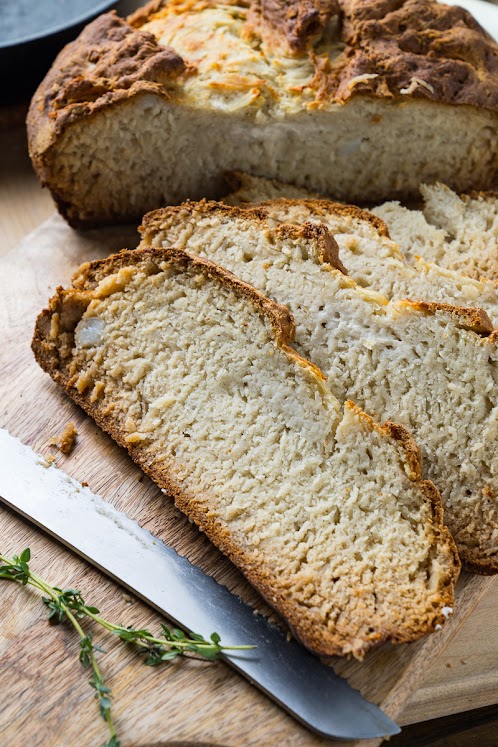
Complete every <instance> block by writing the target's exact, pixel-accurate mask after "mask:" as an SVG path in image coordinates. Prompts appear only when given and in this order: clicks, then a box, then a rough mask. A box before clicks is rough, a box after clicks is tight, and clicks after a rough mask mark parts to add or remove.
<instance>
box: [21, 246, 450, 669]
mask: <svg viewBox="0 0 498 747" xmlns="http://www.w3.org/2000/svg"><path fill="white" fill-rule="evenodd" d="M151 262H152V263H154V264H156V265H157V264H159V263H163V262H172V263H174V264H176V265H179V266H180V267H181V268H183V267H191V268H194V270H195V271H196V272H203V273H206V274H208V275H209V276H210V277H212V278H215V279H217V280H218V281H219V282H220V283H223V284H225V285H228V286H229V287H231V288H232V289H233V290H234V291H235V292H236V293H238V294H242V295H244V296H245V297H246V298H248V299H249V300H250V301H251V303H253V304H254V305H255V307H256V308H257V310H258V311H259V312H260V313H263V314H264V315H265V316H266V317H267V318H268V319H269V321H270V322H271V324H272V326H273V329H274V331H275V333H276V336H277V344H279V345H280V346H281V347H282V349H283V350H284V351H285V352H287V354H288V355H290V357H291V358H292V359H293V360H296V361H298V362H299V363H300V365H302V366H304V367H308V368H309V370H310V373H312V375H315V376H316V368H315V367H314V366H313V365H312V364H309V362H308V361H306V360H305V359H303V358H301V357H300V356H299V355H298V354H297V353H296V352H295V351H294V350H293V349H292V348H290V347H289V345H288V342H289V340H290V339H291V336H292V320H291V317H290V313H289V312H288V310H287V309H285V308H284V307H281V306H279V305H278V304H276V303H275V302H273V301H270V300H269V299H267V298H266V297H265V296H263V295H262V294H261V293H259V292H258V291H256V290H255V289H254V288H252V287H251V286H248V285H247V284H246V283H243V282H242V281H240V280H238V279H237V278H235V277H234V276H233V275H231V274H230V273H228V272H226V271H224V270H222V269H221V268H218V267H217V266H216V265H213V264H212V263H211V262H209V261H207V260H204V259H200V258H197V257H192V256H190V255H188V254H186V253H185V252H182V251H180V250H175V249H168V250H161V249H137V250H135V251H131V252H130V251H124V252H121V253H119V254H117V255H114V256H112V257H110V258H108V259H107V260H98V261H96V262H92V263H88V264H86V265H84V266H83V267H82V268H81V271H80V272H79V273H78V274H77V276H76V277H77V288H76V289H75V290H73V291H71V290H69V291H65V290H63V289H62V288H59V289H58V290H57V294H56V295H55V296H54V297H53V298H52V299H51V301H50V304H49V308H48V309H45V310H44V311H43V312H42V313H41V314H40V315H39V317H38V319H37V322H36V327H35V332H34V337H33V343H32V348H33V352H34V354H35V358H36V360H37V361H38V363H39V364H40V366H41V367H42V368H43V369H44V370H45V371H47V373H49V374H50V376H51V377H52V378H53V379H54V381H56V382H57V383H58V384H59V385H60V386H62V387H63V388H64V389H65V391H66V392H67V393H68V394H69V396H70V397H71V398H72V399H73V400H74V401H75V402H76V403H77V404H78V405H80V406H81V407H82V408H83V409H84V410H85V411H86V412H87V413H88V414H89V415H90V416H91V417H92V418H93V419H94V420H95V422H96V423H97V424H98V425H99V426H100V427H101V428H102V429H103V430H104V431H106V432H107V433H109V435H111V437H112V438H113V439H114V440H115V441H116V442H117V443H118V444H119V445H120V446H122V447H123V448H125V449H127V451H128V452H129V454H130V456H131V457H132V459H134V461H136V462H137V464H139V465H140V467H141V468H142V469H143V470H144V472H146V473H147V474H148V475H149V476H150V477H151V478H152V479H153V480H154V481H155V482H156V483H157V484H158V485H159V487H161V488H162V489H163V490H164V491H165V492H166V493H167V494H169V495H171V496H172V497H173V498H174V500H175V504H176V505H177V506H178V507H179V508H180V509H181V510H182V511H184V512H185V513H186V514H187V516H189V518H190V519H192V520H193V521H194V522H195V523H196V524H197V525H198V526H199V528H200V529H201V530H202V531H204V532H205V533H206V535H207V536H208V537H209V538H210V539H211V540H212V541H213V542H214V543H215V544H216V545H217V546H218V547H219V548H220V549H221V551H222V552H223V553H224V554H225V555H227V557H229V558H230V559H231V560H232V561H233V562H234V563H235V564H236V565H237V566H238V567H239V568H240V569H241V570H242V571H243V573H244V574H245V575H246V576H247V578H248V579H249V581H250V582H251V583H252V584H253V585H254V586H255V587H256V588H257V589H258V590H259V592H260V593H261V594H262V595H263V597H264V598H265V599H267V601H268V602H269V603H270V604H271V605H272V606H273V607H274V608H275V609H276V610H277V611H278V612H279V613H280V614H282V615H283V616H284V617H285V619H286V621H287V622H288V624H289V626H290V627H291V629H292V630H293V631H294V632H295V634H296V636H297V637H298V638H299V639H300V640H301V641H302V643H303V644H304V645H305V646H307V647H308V648H310V649H311V650H313V651H315V652H316V653H318V654H321V655H324V656H332V655H336V654H339V655H340V654H343V653H344V645H345V641H344V639H343V638H342V637H341V636H340V635H338V634H334V633H331V632H330V631H328V630H327V631H325V632H324V629H323V625H322V626H320V627H319V626H318V625H317V624H316V623H317V620H316V619H315V616H314V614H313V612H312V611H311V610H304V609H302V608H299V609H297V608H296V607H295V605H293V604H292V603H291V602H290V601H289V598H288V593H287V591H286V589H284V588H281V587H279V586H278V584H276V583H275V578H274V576H273V574H272V573H271V571H270V569H266V568H264V567H262V566H261V563H260V562H259V561H258V560H257V559H256V558H255V557H253V556H251V555H250V554H249V553H244V552H243V551H241V550H240V548H239V547H238V546H237V545H236V544H234V543H233V541H232V539H231V537H230V535H229V534H228V533H227V531H226V529H225V528H224V526H223V525H222V523H221V522H220V521H219V520H218V519H216V518H215V517H214V516H212V515H211V514H209V513H207V512H206V511H205V510H203V508H202V497H201V499H200V498H199V496H195V495H191V494H189V492H188V491H186V490H185V487H184V486H181V485H180V484H179V483H178V482H177V481H176V480H175V473H174V469H171V468H170V467H168V466H167V465H166V466H165V465H164V464H162V463H158V462H157V461H154V457H153V455H151V454H149V453H148V452H147V448H146V447H145V446H143V445H141V444H138V445H137V444H132V443H129V442H127V441H126V440H125V434H124V432H122V431H121V429H120V428H119V427H118V426H116V423H115V421H114V420H113V416H112V413H110V412H109V409H108V408H105V407H103V406H102V404H100V403H99V401H98V400H97V401H96V402H91V400H90V397H89V396H86V395H85V394H81V393H79V392H78V390H77V389H76V388H75V387H74V386H72V385H71V380H70V378H69V377H68V375H67V372H66V371H65V367H64V363H63V361H62V359H61V358H60V356H59V351H58V346H59V345H60V340H59V339H57V338H55V339H54V338H53V337H51V330H52V331H53V327H52V319H53V317H54V315H55V314H58V315H59V316H58V317H57V319H58V320H59V319H61V320H62V319H63V318H64V313H63V306H64V304H65V303H66V302H67V300H68V298H69V296H70V295H74V296H75V302H76V312H74V311H70V312H69V315H68V317H67V320H66V323H64V322H62V326H59V322H58V324H57V326H58V328H59V329H58V332H59V334H60V333H62V334H66V333H67V331H69V329H70V327H71V326H73V329H74V326H75V325H76V323H77V321H78V318H80V317H81V315H82V314H83V313H84V310H85V308H86V305H87V304H88V303H89V302H90V300H91V298H92V297H93V291H94V289H95V287H96V285H97V284H98V283H99V282H100V280H101V279H102V278H103V277H104V276H105V275H108V274H113V273H115V272H117V271H119V270H120V269H121V268H122V267H125V266H130V265H139V264H147V263H151ZM346 407H349V408H352V409H354V410H355V412H356V413H357V414H359V415H360V417H362V418H363V419H364V422H365V425H366V427H368V428H371V429H375V430H377V431H378V432H379V433H381V434H383V435H384V436H385V437H387V438H393V439H395V440H396V441H397V442H398V443H399V445H400V447H401V448H400V451H401V455H402V461H404V462H406V465H407V466H408V468H409V473H410V474H409V476H410V479H412V480H413V481H414V482H416V483H417V484H418V487H419V488H420V490H421V491H422V492H423V493H424V495H425V496H426V498H427V499H428V501H429V502H430V505H431V506H432V508H433V512H432V513H433V518H432V520H431V529H432V531H433V543H434V547H435V548H436V547H439V546H441V545H445V546H446V547H447V548H448V549H449V551H450V553H451V556H452V558H453V564H452V565H451V567H449V568H448V571H447V573H446V575H445V576H444V577H443V579H442V581H441V585H440V590H439V599H438V601H439V604H440V607H441V608H442V607H443V606H453V601H454V595H453V591H454V584H455V581H456V578H457V577H458V572H459V561H458V556H457V554H456V548H455V546H454V543H453V541H452V539H451V537H450V535H449V533H448V531H447V529H446V528H445V527H444V526H443V525H442V522H441V513H442V509H441V498H440V495H439V493H438V491H437V490H436V488H435V487H434V486H433V485H432V483H429V482H427V481H424V480H422V475H421V472H420V456H419V452H418V449H417V447H416V445H415V444H414V442H413V441H412V440H411V437H410V436H409V434H408V433H407V432H406V431H405V429H403V428H401V427H397V426H393V425H392V424H385V425H384V426H380V425H378V424H376V423H374V422H373V420H372V419H371V418H370V417H369V416H367V415H365V414H364V413H363V412H362V411H361V410H360V409H359V408H357V407H356V405H354V404H353V403H350V402H349V403H347V404H346ZM448 565H450V564H448ZM401 622H403V629H402V630H401V629H400V628H401V625H400V626H399V627H398V628H396V627H395V626H394V625H393V626H392V628H389V629H387V628H386V629H385V630H380V631H377V632H375V633H372V634H371V636H370V638H366V640H364V641H363V642H362V644H361V645H358V646H357V647H356V648H355V650H354V653H355V655H356V656H358V657H360V658H361V657H362V656H363V655H364V654H365V653H366V651H368V650H369V649H371V648H373V647H376V646H379V645H380V644H381V643H383V642H386V641H391V642H393V643H405V642H408V641H410V640H413V639H414V638H418V637H420V636H421V635H424V634H426V633H429V632H431V631H432V630H434V626H435V625H436V624H437V623H443V622H444V617H443V615H442V613H441V612H437V611H435V612H434V616H433V618H432V619H427V620H425V621H422V620H420V619H419V618H418V617H415V618H414V619H413V620H409V621H406V620H403V621H400V623H401Z"/></svg>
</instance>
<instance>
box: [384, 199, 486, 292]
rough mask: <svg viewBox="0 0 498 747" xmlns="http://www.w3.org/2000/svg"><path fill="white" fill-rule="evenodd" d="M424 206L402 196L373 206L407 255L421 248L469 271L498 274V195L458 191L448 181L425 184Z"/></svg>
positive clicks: (447, 264) (429, 255) (470, 273)
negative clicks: (406, 203)
mask: <svg viewBox="0 0 498 747" xmlns="http://www.w3.org/2000/svg"><path fill="white" fill-rule="evenodd" d="M420 191H421V193H422V197H423V199H424V205H423V208H422V210H408V209H407V208H405V207H403V206H401V205H400V204H399V203H398V202H386V203H384V204H383V205H379V206H378V207H376V208H374V209H373V211H372V212H373V213H374V214H375V215H378V216H380V217H381V218H383V220H385V221H386V223H387V224H388V225H389V232H390V234H391V236H392V238H393V239H394V240H395V241H397V242H399V244H400V246H401V249H402V250H403V252H404V254H405V256H406V257H407V259H409V260H410V259H412V258H413V257H414V255H416V254H421V255H422V256H423V257H424V258H425V259H427V260H429V261H430V262H437V264H438V265H440V266H441V267H447V268H449V269H452V270H457V271H458V272H461V273H462V274H463V275H468V276H469V277H472V278H476V279H477V280H479V279H480V278H483V277H484V278H488V279H490V280H495V281H496V280H498V195H496V194H494V193H492V192H489V193H481V194H473V195H461V196H458V195H457V194H455V192H453V191H452V190H451V189H449V188H448V187H446V186H444V185H443V184H432V185H426V184H423V185H422V186H421V188H420Z"/></svg>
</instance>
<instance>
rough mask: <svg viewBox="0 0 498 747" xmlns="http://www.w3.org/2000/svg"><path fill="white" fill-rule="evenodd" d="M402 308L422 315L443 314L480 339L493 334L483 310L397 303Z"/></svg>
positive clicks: (443, 305)
mask: <svg viewBox="0 0 498 747" xmlns="http://www.w3.org/2000/svg"><path fill="white" fill-rule="evenodd" d="M399 303H400V304H402V305H404V306H409V307H411V308H412V309H415V310H416V311H422V312H423V313H424V314H436V313H437V312H438V311H439V312H444V313H445V314H447V315H448V316H449V317H450V318H451V320H452V322H453V323H454V324H456V325H457V327H462V328H463V329H468V330H469V331H471V332H476V333H477V334H478V335H481V336H482V337H488V336H490V335H491V334H492V332H493V324H492V323H491V320H490V318H489V316H488V315H487V314H486V312H485V311H484V309H479V308H476V307H465V306H452V305H451V304H449V303H430V302H427V301H399Z"/></svg>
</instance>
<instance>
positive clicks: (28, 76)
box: [0, 0, 117, 104]
mask: <svg viewBox="0 0 498 747" xmlns="http://www.w3.org/2000/svg"><path fill="white" fill-rule="evenodd" d="M4 2H5V5H6V4H7V3H14V4H15V5H16V6H18V7H19V6H22V9H23V11H24V9H25V11H26V16H25V21H24V22H23V23H22V24H20V27H19V29H18V31H17V30H16V32H15V33H14V34H9V38H5V37H6V33H5V29H6V26H7V21H6V18H7V17H6V16H5V15H4V16H3V33H2V14H3V13H6V12H7V11H6V10H4V9H3V8H2V6H3V5H4ZM43 3H45V0H2V2H1V3H0V69H1V70H2V73H3V74H2V86H1V88H0V104H17V103H23V102H25V101H27V100H29V98H30V97H31V96H32V95H33V93H34V91H35V89H36V87H37V85H38V84H39V83H40V81H41V80H42V78H43V77H44V75H45V73H46V72H47V70H48V68H49V67H50V65H51V64H52V62H53V60H54V57H55V56H56V54H57V53H58V52H59V51H60V50H61V49H62V47H63V46H64V45H65V44H67V43H68V42H70V41H72V40H73V39H74V38H75V37H76V36H77V35H78V34H79V32H80V31H81V30H82V29H83V27H84V26H86V24H87V23H89V21H91V20H93V19H94V18H96V16H98V15H100V13H103V12H104V11H106V10H109V9H110V8H111V7H113V6H115V5H116V4H117V3H116V2H111V1H110V0H88V2H86V3H82V2H77V3H76V4H75V3H73V2H71V0H58V2H53V6H54V11H53V13H51V15H50V20H49V21H48V22H47V23H43V25H42V27H40V26H39V25H38V28H37V25H36V18H37V16H36V8H37V7H39V6H40V4H43ZM45 7H46V6H45ZM30 9H33V11H32V12H30Z"/></svg>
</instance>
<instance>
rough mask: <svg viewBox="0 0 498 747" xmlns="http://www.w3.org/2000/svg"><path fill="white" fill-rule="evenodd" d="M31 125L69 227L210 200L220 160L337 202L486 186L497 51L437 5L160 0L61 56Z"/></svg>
mask: <svg viewBox="0 0 498 747" xmlns="http://www.w3.org/2000/svg"><path fill="white" fill-rule="evenodd" d="M28 133H29V147H30V153H31V157H32V160H33V164H34V167H35V169H36V171H37V173H38V175H39V177H40V179H41V180H42V182H43V183H44V184H46V185H47V186H48V187H49V188H50V190H51V192H52V194H53V196H54V198H55V199H56V201H57V203H58V206H59V209H60V210H61V212H62V213H63V215H64V216H65V217H66V218H67V219H68V220H69V221H70V222H71V223H72V224H73V225H84V224H86V225H88V224H95V223H105V222H107V223H109V222H116V221H122V222H123V221H127V220H131V219H135V218H137V219H140V218H141V216H142V215H143V213H144V212H145V211H147V210H151V209H153V208H155V207H160V206H162V205H166V204H175V203H178V202H181V201H182V200H185V199H188V198H190V199H199V198H200V197H210V198H213V197H218V196H220V195H221V194H222V190H223V178H222V174H223V172H224V171H225V170H228V169H242V170H245V171H249V172H251V171H252V172H254V173H258V174H260V175H261V176H267V177H271V178H277V179H281V180H283V181H287V182H295V183H296V184H298V185H299V186H303V187H307V188H309V189H313V190H317V191H320V192H325V193H327V194H329V195H332V196H334V197H335V198H337V199H344V200H347V201H348V202H358V201H360V202H380V201H382V200H386V199H397V198H400V199H401V198H403V199H404V198H409V197H415V196H416V195H417V194H418V187H419V185H420V184H421V183H422V182H424V181H432V180H435V179H438V180H439V181H442V182H444V183H446V184H449V185H450V186H452V187H453V188H455V189H457V190H459V191H465V190H469V189H490V188H492V187H493V185H494V183H495V181H496V179H497V178H498V163H497V159H496V150H497V147H498V46H497V45H496V43H495V41H494V40H493V39H492V38H491V37H490V36H489V35H488V34H486V33H485V32H484V31H483V29H482V28H481V27H480V26H479V25H478V23H477V22H476V21H475V20H474V19H473V18H472V16H471V15H470V14H469V13H468V12H467V11H465V10H463V9H462V8H458V7H448V6H445V5H443V4H440V3H438V2H436V1H435V0H397V2H395V3H393V2H392V0H377V1H376V2H375V3H373V2H372V1H371V0H355V2H352V1H351V0H334V1H333V2H332V0H328V1H324V0H320V2H318V0H307V2H305V3H303V2H302V0H286V2H282V1H279V2H268V1H267V0H250V1H249V2H240V3H236V4H234V3H233V2H231V0H219V1H218V2H213V0H207V1H206V0H190V1H189V2H167V1H166V0H163V2H156V1H155V0H154V2H153V3H152V4H150V5H149V6H147V7H146V8H144V9H142V10H141V11H139V12H138V14H136V15H134V16H132V17H130V18H128V19H127V20H126V21H125V20H122V19H120V18H118V17H117V16H116V15H114V14H112V13H108V14H106V15H103V16H101V17H100V18H98V19H97V20H95V21H94V22H93V23H91V24H90V25H89V26H87V28H86V29H85V30H84V31H83V32H82V34H81V35H80V36H79V37H78V39H76V40H75V41H74V42H73V43H72V44H70V45H68V46H67V47H66V48H65V49H64V50H63V51H62V52H61V54H60V55H59V56H58V57H57V59H56V60H55V62H54V65H53V67H52V69H51V70H50V72H49V73H48V75H47V76H46V78H45V80H44V81H43V82H42V83H41V85H40V87H39V89H38V91H37V92H36V94H35V96H34V97H33V101H32V103H31V107H30V111H29V116H28Z"/></svg>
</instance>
